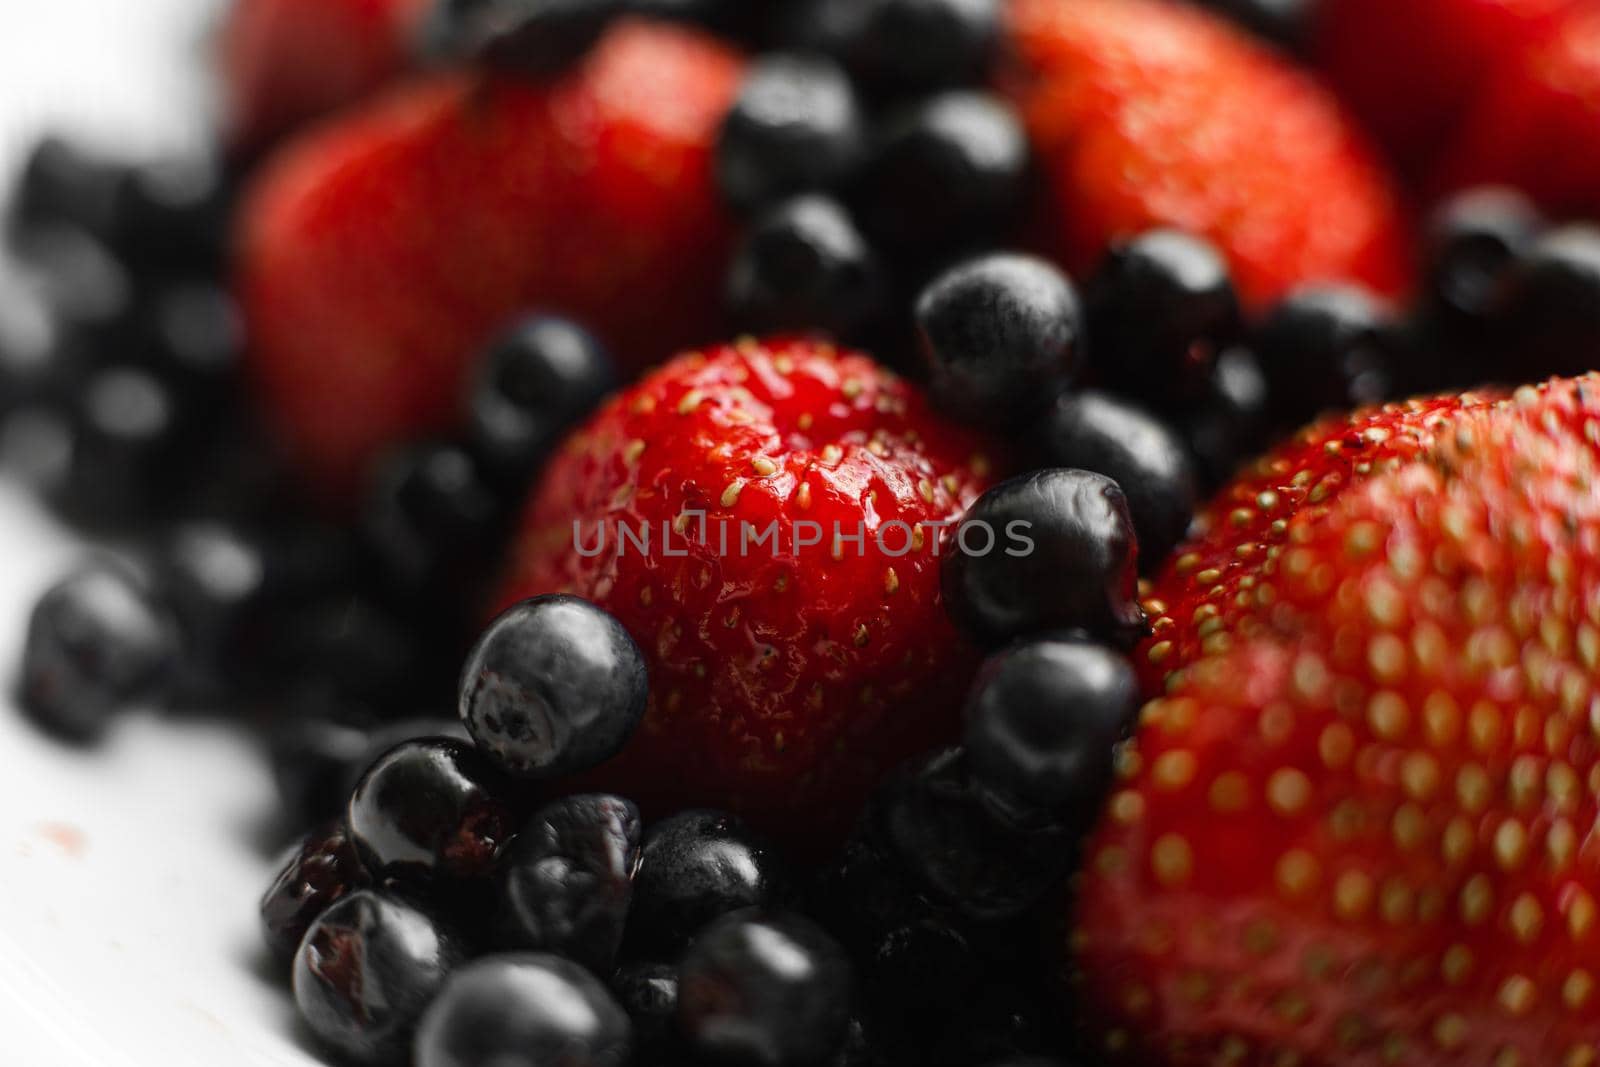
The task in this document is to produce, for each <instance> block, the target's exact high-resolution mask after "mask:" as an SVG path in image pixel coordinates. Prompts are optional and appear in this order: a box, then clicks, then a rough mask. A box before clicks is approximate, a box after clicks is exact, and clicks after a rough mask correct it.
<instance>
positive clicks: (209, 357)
mask: <svg viewBox="0 0 1600 1067" xmlns="http://www.w3.org/2000/svg"><path fill="white" fill-rule="evenodd" d="M144 334H145V343H146V345H147V346H148V347H147V349H146V351H145V352H144V353H143V355H142V359H141V362H143V363H144V364H145V365H147V366H149V367H150V369H151V370H152V371H154V372H155V373H156V374H158V375H160V376H161V377H162V379H163V380H165V381H167V382H169V383H171V384H172V385H173V387H174V388H175V389H177V390H178V391H179V395H180V396H181V397H183V398H184V400H185V402H186V403H201V404H215V403H216V402H218V401H220V400H223V399H225V398H226V396H227V393H228V391H229V390H230V389H231V388H232V387H233V385H234V383H235V381H236V378H237V375H238V371H239V365H240V361H241V359H242V357H243V351H244V323H243V321H242V320H241V317H240V314H239V309H238V307H237V305H235V303H234V301H233V297H232V296H231V295H230V294H229V293H228V291H227V289H226V288H225V287H223V286H221V285H219V284H217V283H215V282H208V281H207V282H201V281H186V282H175V283H173V284H171V285H169V286H166V287H165V288H163V289H161V290H160V291H158V292H156V293H154V294H153V295H152V296H151V298H150V300H149V303H148V306H147V309H146V321H145V323H144ZM199 414H204V412H200V413H199ZM216 414H218V415H220V414H222V412H221V411H218V412H216Z"/></svg>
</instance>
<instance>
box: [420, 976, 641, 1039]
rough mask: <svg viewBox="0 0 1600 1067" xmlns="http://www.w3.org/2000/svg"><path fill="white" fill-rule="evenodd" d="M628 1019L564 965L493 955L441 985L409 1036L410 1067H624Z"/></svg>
mask: <svg viewBox="0 0 1600 1067" xmlns="http://www.w3.org/2000/svg"><path fill="white" fill-rule="evenodd" d="M630 1030H631V1027H630V1025H629V1022H628V1016H627V1014H626V1013H624V1012H623V1010H622V1009H621V1008H620V1007H619V1006H618V1005H617V1002H616V1001H615V1000H613V999H612V997H611V994H610V993H609V992H608V991H607V990H606V987H605V986H604V985H602V984H601V983H600V981H599V980H598V979H596V978H595V977H594V976H593V975H592V974H590V973H589V972H588V971H585V970H584V969H583V968H582V967H579V966H578V965H577V964H574V963H572V962H570V961H568V960H564V959H561V958H559V957H556V956H550V955H544V954H539V953H526V954H522V953H518V954H511V955H504V956H493V957H490V958H488V959H483V960H479V961H477V962H476V963H473V964H470V965H468V966H466V967H463V968H461V969H460V970H459V971H457V972H456V973H455V974H454V975H452V976H451V978H450V980H449V981H448V982H446V983H445V986H444V989H443V990H442V991H441V992H440V994H439V998H438V1000H436V1001H434V1003H433V1005H432V1006H431V1007H430V1008H428V1011H427V1014H426V1015H424V1016H423V1019H422V1024H421V1026H419V1027H418V1030H417V1045H416V1057H415V1063H416V1067H490V1065H493V1067H557V1065H559V1067H627V1064H628V1063H629V1053H630V1051H631V1047H632V1038H631V1033H630Z"/></svg>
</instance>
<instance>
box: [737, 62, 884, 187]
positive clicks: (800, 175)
mask: <svg viewBox="0 0 1600 1067" xmlns="http://www.w3.org/2000/svg"><path fill="white" fill-rule="evenodd" d="M861 141H862V125H861V115H860V113H859V111H858V109H857V107H856V98H855V90H854V89H852V88H851V85H850V79H849V77H847V76H846V75H845V72H844V71H843V70H841V69H840V68H839V67H838V66H837V65H835V64H834V63H833V62H832V61H830V60H827V59H824V58H822V57H819V56H805V55H783V54H774V55H767V56H763V57H762V58H760V59H758V60H757V61H756V62H755V64H754V65H753V66H752V67H751V68H750V71H749V73H747V74H746V75H745V80H744V84H743V86H742V87H741V88H740V90H739V96H738V98H737V99H736V100H735V101H734V104H733V107H732V109H730V110H729V112H728V115H727V117H726V118H725V119H724V120H723V123H722V132H721V135H720V137H719V139H718V142H717V162H716V167H717V183H718V186H719V187H720V188H721V190H722V195H723V196H724V197H725V198H726V199H727V201H728V202H729V203H730V204H732V205H733V206H734V207H735V208H738V209H739V210H741V211H750V210H754V209H756V208H761V207H765V206H767V205H770V204H775V203H777V202H778V201H780V200H783V199H785V198H787V197H789V196H792V195H794V194H796V193H803V192H812V191H815V190H823V189H829V188H831V187H833V186H834V185H835V184H837V183H838V182H839V180H840V179H841V178H843V177H844V176H845V175H846V174H847V173H848V172H849V171H850V169H851V168H852V167H853V166H854V164H855V161H856V155H857V153H858V152H859V150H860V148H861Z"/></svg>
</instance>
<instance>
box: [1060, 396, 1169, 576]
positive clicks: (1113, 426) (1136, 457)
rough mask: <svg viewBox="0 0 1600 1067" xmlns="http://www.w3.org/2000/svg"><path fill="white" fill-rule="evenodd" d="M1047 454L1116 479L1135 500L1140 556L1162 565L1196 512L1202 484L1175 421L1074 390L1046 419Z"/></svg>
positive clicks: (1149, 565) (1064, 463)
mask: <svg viewBox="0 0 1600 1067" xmlns="http://www.w3.org/2000/svg"><path fill="white" fill-rule="evenodd" d="M1038 435H1039V453H1040V459H1041V460H1042V461H1043V462H1044V463H1045V464H1046V465H1047V466H1051V467H1075V468H1077V469H1079V470H1086V471H1093V472H1094V473H1096V474H1103V475H1105V476H1106V477H1107V478H1110V479H1111V480H1112V481H1114V482H1116V483H1117V485H1118V487H1119V488H1121V490H1122V495H1123V496H1125V497H1126V498H1127V500H1128V512H1129V514H1131V515H1132V516H1133V529H1134V533H1135V534H1137V535H1138V538H1139V560H1140V563H1141V564H1142V565H1143V566H1144V567H1145V568H1146V569H1147V570H1148V569H1150V568H1153V567H1159V566H1160V565H1161V564H1162V563H1163V562H1164V561H1165V560H1166V558H1167V554H1168V553H1169V552H1171V551H1172V549H1173V547H1174V546H1175V545H1177V543H1178V542H1179V541H1180V540H1182V539H1183V535H1184V533H1185V532H1186V531H1187V530H1188V529H1189V523H1190V521H1191V520H1193V518H1194V510H1195V506H1196V505H1197V503H1198V497H1199V488H1198V485H1197V479H1196V476H1195V471H1194V464H1193V461H1192V460H1191V459H1190V457H1189V451H1188V449H1187V448H1186V447H1185V446H1184V442H1183V440H1182V439H1181V438H1179V437H1178V435H1177V434H1175V433H1173V432H1172V431H1171V430H1170V429H1168V428H1167V425H1166V424H1165V423H1164V422H1162V421H1160V420H1159V419H1157V418H1156V417H1155V416H1153V415H1150V414H1148V413H1146V412H1144V411H1141V410H1139V409H1138V408H1136V407H1133V406H1132V405H1130V404H1126V403H1123V402H1122V401H1120V400H1118V399H1116V398H1115V397H1112V396H1109V395H1107V394H1105V393H1101V392H1096V391H1085V392H1081V393H1069V394H1067V395H1066V396H1063V397H1061V398H1060V400H1059V401H1057V403H1056V406H1055V407H1053V408H1051V409H1050V411H1049V412H1048V413H1047V414H1046V415H1045V417H1044V420H1043V422H1041V423H1040V426H1039V430H1038Z"/></svg>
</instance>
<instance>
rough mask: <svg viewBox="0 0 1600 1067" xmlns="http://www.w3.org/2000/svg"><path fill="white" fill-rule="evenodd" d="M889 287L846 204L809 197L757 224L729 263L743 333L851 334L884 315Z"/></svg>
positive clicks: (731, 300)
mask: <svg viewBox="0 0 1600 1067" xmlns="http://www.w3.org/2000/svg"><path fill="white" fill-rule="evenodd" d="M884 292H885V290H884V281H883V277H882V274H881V271H880V268H879V265H878V259H877V256H876V254H875V253H874V252H873V250H872V249H871V248H870V247H869V246H868V245H867V242H866V239H865V238H864V237H862V236H861V233H860V232H859V231H858V230H857V229H856V226H855V223H854V222H852V221H851V219H850V216H849V215H848V214H847V213H846V212H845V210H844V208H842V207H840V206H839V204H838V203H836V202H835V201H833V200H830V199H828V198H827V197H824V196H816V195H808V196H801V197H797V198H795V199H793V200H790V201H787V202H785V203H781V204H779V205H777V206H776V207H774V208H772V209H771V210H770V211H768V212H767V213H766V214H764V215H762V216H761V217H760V218H758V219H757V220H756V221H755V223H754V224H753V225H752V226H751V227H750V230H749V232H748V233H747V234H746V235H745V237H744V240H743V242H742V243H741V244H740V246H739V248H738V251H737V252H736V253H735V255H734V258H733V263H732V265H731V266H730V268H729V273H728V294H727V299H728V311H729V315H730V316H731V318H732V319H733V321H734V323H735V324H736V325H737V326H738V328H739V329H742V330H746V331H749V332H752V333H763V334H764V333H783V332H793V331H807V332H811V331H818V332H822V333H827V334H830V335H832V336H833V337H836V338H839V339H850V338H854V337H858V336H859V335H860V333H861V331H862V330H864V329H866V328H867V327H869V326H870V325H872V323H873V322H874V320H876V319H877V318H878V317H879V316H880V314H881V312H882V308H883V300H884Z"/></svg>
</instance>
